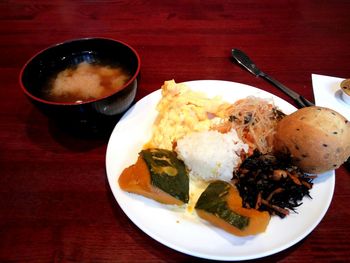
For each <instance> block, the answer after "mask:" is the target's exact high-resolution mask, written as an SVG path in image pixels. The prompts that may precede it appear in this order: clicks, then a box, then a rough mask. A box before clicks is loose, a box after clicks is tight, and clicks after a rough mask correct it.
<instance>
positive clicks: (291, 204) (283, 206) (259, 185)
mask: <svg viewBox="0 0 350 263" xmlns="http://www.w3.org/2000/svg"><path fill="white" fill-rule="evenodd" d="M233 175H234V176H233V182H234V184H235V185H236V187H237V188H238V191H239V193H240V196H241V197H242V199H243V206H244V207H247V208H255V209H258V210H259V211H268V212H269V213H270V214H271V215H278V216H280V217H281V218H284V217H285V216H287V215H289V211H290V210H291V211H295V209H296V207H298V206H300V205H301V201H302V199H303V198H304V196H307V197H310V194H309V191H310V190H311V188H312V186H313V183H312V181H313V179H314V178H315V177H316V176H311V175H305V174H304V173H303V172H302V171H301V170H300V169H299V168H298V167H296V166H294V165H292V164H291V159H290V158H287V156H286V158H277V157H276V156H274V155H272V154H262V153H260V152H258V151H257V150H256V151H255V152H254V154H253V155H252V156H249V157H248V158H247V159H245V160H244V162H243V163H242V165H241V166H240V167H239V169H237V170H236V171H235V172H234V174H233Z"/></svg>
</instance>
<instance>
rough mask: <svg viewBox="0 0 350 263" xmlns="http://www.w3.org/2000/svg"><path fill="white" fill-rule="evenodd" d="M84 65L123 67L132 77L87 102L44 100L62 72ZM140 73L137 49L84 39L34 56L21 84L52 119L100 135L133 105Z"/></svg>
mask: <svg viewBox="0 0 350 263" xmlns="http://www.w3.org/2000/svg"><path fill="white" fill-rule="evenodd" d="M81 62H88V63H97V64H103V65H110V66H121V67H123V69H124V70H126V71H127V72H128V73H129V74H130V76H131V78H130V80H129V81H128V82H127V83H125V85H124V86H123V87H122V89H121V90H119V91H117V92H115V93H112V94H110V95H108V96H105V97H102V98H98V99H91V100H87V101H84V102H53V101H49V100H47V99H44V97H43V90H44V89H45V87H47V85H48V82H49V81H50V79H52V78H53V77H54V76H56V75H57V74H58V73H59V72H61V71H62V70H65V69H66V68H70V67H74V66H75V65H78V64H79V63H81ZM139 73H140V57H139V55H138V53H137V52H136V50H135V49H133V48H132V47H131V46H129V45H128V44H126V43H123V42H121V41H117V40H113V39H107V38H83V39H75V40H70V41H66V42H63V43H60V44H57V45H54V46H51V47H49V48H47V49H44V50H43V51H41V52H39V53H38V54H36V55H35V56H33V57H32V58H31V59H30V60H29V61H28V62H27V63H26V64H25V65H24V66H23V68H22V70H21V72H20V76H19V82H20V85H21V88H22V90H23V91H24V93H25V94H26V95H27V97H28V98H29V99H30V101H31V102H33V104H34V105H35V106H37V107H38V108H39V109H40V110H41V111H42V112H43V113H45V114H46V115H47V116H48V117H49V118H50V120H54V121H55V122H56V123H57V124H59V125H60V126H63V127H66V128H72V129H73V130H78V131H79V130H87V131H90V132H99V131H101V130H104V129H108V128H109V127H108V126H113V125H114V124H115V123H116V121H117V120H118V118H119V117H120V116H121V114H122V113H124V112H125V111H126V110H127V109H128V108H129V107H130V106H131V104H132V103H133V101H134V99H135V95H136V90H137V85H138V84H137V80H138V76H139Z"/></svg>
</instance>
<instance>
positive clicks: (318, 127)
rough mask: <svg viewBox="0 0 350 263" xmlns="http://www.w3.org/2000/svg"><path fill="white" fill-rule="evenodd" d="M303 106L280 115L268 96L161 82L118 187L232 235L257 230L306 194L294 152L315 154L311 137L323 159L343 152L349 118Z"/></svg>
mask: <svg viewBox="0 0 350 263" xmlns="http://www.w3.org/2000/svg"><path fill="white" fill-rule="evenodd" d="M307 109H308V112H305V110H307ZM307 109H303V110H300V111H297V113H293V114H291V115H289V116H286V115H285V114H284V113H282V112H281V111H280V110H279V109H278V108H277V107H276V106H275V105H274V103H273V101H272V100H269V99H262V98H258V97H254V96H251V97H247V98H242V99H240V100H238V101H236V102H231V103H230V102H225V101H222V100H221V98H219V97H214V98H208V97H207V96H206V95H205V94H203V93H199V92H195V91H192V90H190V89H189V88H188V87H187V86H186V85H185V84H181V83H180V84H177V83H176V82H175V81H174V80H171V81H165V83H164V85H163V86H162V98H161V99H160V101H159V103H158V104H157V111H158V115H157V117H156V120H155V122H154V123H153V126H152V135H151V138H150V140H149V141H148V142H146V144H145V145H144V146H143V150H142V151H141V152H140V153H139V158H138V160H137V162H136V163H135V164H134V165H131V166H130V167H128V168H126V169H125V170H124V171H123V172H122V174H121V175H120V177H119V185H120V187H121V189H123V190H125V191H128V192H132V193H136V194H140V195H143V196H145V197H148V198H151V199H154V200H156V201H158V202H161V203H165V204H175V205H183V204H186V205H185V206H184V207H185V208H186V210H184V211H187V212H189V213H191V214H197V215H198V216H199V217H201V218H203V219H205V220H207V221H209V222H210V223H212V224H214V225H216V226H218V227H221V228H223V229H224V230H226V231H228V232H229V233H232V234H234V235H237V236H248V235H255V234H258V233H262V232H264V231H265V230H266V227H267V225H268V223H269V221H270V216H273V215H277V216H280V217H281V218H284V217H285V216H287V215H288V214H289V213H290V211H296V208H297V207H298V206H300V205H301V204H302V199H303V198H304V197H305V196H308V197H310V189H311V188H312V186H313V179H314V178H315V176H312V175H305V174H304V171H305V167H306V166H303V164H304V163H303V162H300V161H299V162H296V163H295V157H298V155H295V154H294V152H293V151H295V150H300V149H305V151H302V152H301V156H302V157H303V158H306V157H310V156H311V155H310V154H311V153H312V154H314V156H316V152H317V151H319V150H315V152H312V151H313V150H314V149H312V148H314V145H313V144H314V143H316V142H317V143H319V144H321V145H322V147H323V148H325V149H322V151H321V153H322V156H323V157H324V158H326V159H327V160H331V159H332V158H333V156H331V153H332V151H335V152H337V151H338V152H337V153H338V154H340V155H341V156H342V158H343V155H344V158H345V155H346V154H347V156H348V155H349V151H350V147H348V146H346V145H349V140H350V131H349V129H350V127H349V123H348V122H347V121H346V120H345V119H341V118H340V117H339V116H338V115H336V114H335V113H332V112H331V111H329V110H325V109H322V108H320V107H315V109H316V111H315V112H313V113H312V114H311V113H310V111H312V110H313V109H312V107H310V108H307ZM303 111H304V113H305V114H302V115H298V114H300V112H303ZM323 111H324V112H325V113H324V114H328V115H327V116H328V117H329V115H332V116H333V118H332V120H331V121H329V120H327V121H326V120H325V118H326V116H323V115H322V114H323V113H322V112H323ZM320 112H321V113H320ZM295 116H297V117H295ZM322 116H323V117H322ZM320 117H321V120H319V119H318V120H317V121H315V120H314V118H316V119H317V118H320ZM339 118H340V119H339ZM322 120H323V121H322ZM316 122H317V123H316ZM333 122H334V123H333ZM323 126H327V127H323ZM325 130H327V132H325ZM308 133H309V134H308ZM301 134H302V135H301ZM344 136H347V137H346V138H345V137H344ZM305 138H312V139H311V140H310V141H307V139H305ZM336 138H338V139H336ZM298 140H299V142H298ZM318 140H320V141H318ZM342 141H343V142H342ZM344 142H346V144H344ZM290 143H293V144H290ZM295 143H297V144H295ZM299 143H300V146H299ZM336 143H338V144H337V146H334V145H336ZM331 144H332V146H331ZM295 145H298V149H297V147H296V146H295ZM290 147H292V148H291V149H290ZM293 147H294V148H293ZM303 147H305V148H303ZM334 147H336V148H334ZM306 150H307V151H308V152H306ZM326 150H330V152H326ZM346 151H347V153H345V154H344V153H343V152H346ZM285 152H288V154H285ZM280 153H282V154H280ZM289 154H291V156H290V155H289ZM303 154H305V155H306V157H305V156H303ZM312 158H313V159H312V160H314V159H315V158H316V157H312ZM337 158H339V156H338V157H337ZM292 160H294V163H293V162H292ZM300 164H301V166H300V168H303V169H304V171H302V170H301V169H300V168H299V167H298V166H299V165H300ZM321 165H323V164H321ZM318 166H320V164H317V165H314V166H313V167H314V168H318ZM308 171H309V170H308ZM318 171H319V170H315V172H318ZM194 210H195V211H196V213H193V211H194Z"/></svg>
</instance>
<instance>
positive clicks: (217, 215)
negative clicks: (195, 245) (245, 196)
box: [195, 180, 270, 236]
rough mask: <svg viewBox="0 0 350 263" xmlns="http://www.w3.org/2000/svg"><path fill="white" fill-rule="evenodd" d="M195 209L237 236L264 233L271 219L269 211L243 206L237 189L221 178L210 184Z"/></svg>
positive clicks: (202, 216)
mask: <svg viewBox="0 0 350 263" xmlns="http://www.w3.org/2000/svg"><path fill="white" fill-rule="evenodd" d="M195 209H196V212H197V214H198V216H200V217H201V218H203V219H205V220H207V221H209V222H210V223H212V224H213V225H215V226H217V227H220V228H222V229H224V230H225V231H227V232H229V233H231V234H234V235H237V236H248V235H256V234H259V233H262V232H264V231H265V230H266V228H267V225H268V223H269V221H270V215H269V213H268V212H260V211H258V210H256V209H252V208H250V209H249V208H244V207H242V199H241V197H240V196H239V193H238V191H237V189H236V188H235V187H234V186H232V185H231V184H230V183H228V182H224V181H219V180H218V181H213V182H212V183H210V184H209V186H208V187H207V188H206V189H205V191H204V192H203V193H202V194H201V196H200V197H199V199H198V201H197V204H196V206H195Z"/></svg>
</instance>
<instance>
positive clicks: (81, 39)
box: [18, 37, 141, 106]
mask: <svg viewBox="0 0 350 263" xmlns="http://www.w3.org/2000/svg"><path fill="white" fill-rule="evenodd" d="M90 40H109V41H113V42H117V43H119V44H122V45H124V46H126V47H127V48H129V49H130V50H131V51H132V52H133V53H134V54H135V56H136V60H137V69H136V71H135V73H134V74H133V76H132V77H131V78H130V79H129V81H128V82H126V83H125V84H124V85H123V86H122V88H121V89H119V90H118V91H116V92H113V93H110V94H108V95H106V96H103V97H99V98H97V99H89V100H84V101H79V102H56V101H50V100H45V99H42V98H40V97H37V96H34V95H33V94H32V93H30V92H29V91H28V90H27V88H26V87H25V85H24V84H23V82H22V77H23V73H24V71H25V69H26V68H27V66H28V64H29V63H30V62H32V61H33V60H34V59H35V58H36V57H37V56H39V55H40V54H42V53H44V52H46V51H47V50H49V49H52V48H55V47H58V46H61V45H65V44H69V43H72V42H78V41H90ZM140 68H141V59H140V55H139V54H138V52H137V51H136V49H135V48H133V47H132V46H131V45H130V44H127V43H126V42H124V41H121V40H117V39H113V38H108V37H84V38H74V39H70V40H66V41H62V42H59V43H56V44H53V45H50V46H48V47H46V48H44V49H41V50H40V51H38V52H36V53H35V54H34V55H33V56H31V57H30V59H28V60H27V62H26V63H25V64H24V65H23V66H22V68H21V70H20V73H19V76H18V78H19V84H20V86H21V89H22V91H23V92H24V93H25V94H26V95H27V96H28V97H30V98H31V99H33V100H35V101H38V102H41V103H44V104H49V105H66V106H74V105H84V104H89V103H93V102H96V101H101V100H104V99H106V98H108V97H111V96H113V95H115V94H117V93H119V92H121V91H123V90H124V89H125V88H127V87H128V86H129V85H130V84H131V83H133V82H134V81H135V80H136V78H137V77H138V75H139V73H140Z"/></svg>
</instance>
